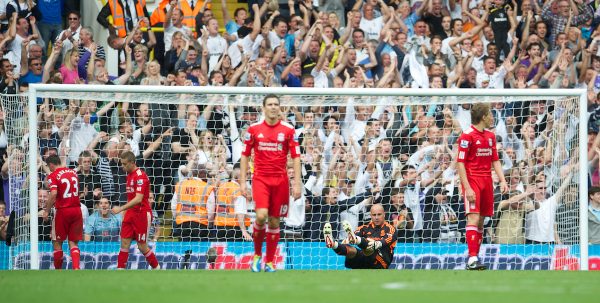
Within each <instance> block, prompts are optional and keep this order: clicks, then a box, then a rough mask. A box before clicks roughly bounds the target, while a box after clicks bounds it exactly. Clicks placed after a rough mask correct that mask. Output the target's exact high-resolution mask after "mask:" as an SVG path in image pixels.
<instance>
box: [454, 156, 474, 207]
mask: <svg viewBox="0 0 600 303" xmlns="http://www.w3.org/2000/svg"><path fill="white" fill-rule="evenodd" d="M456 170H457V171H458V177H459V178H460V184H461V185H462V186H463V187H464V189H465V192H464V193H463V194H464V195H465V196H466V197H467V200H468V201H469V202H475V192H474V191H473V189H472V188H471V185H470V184H469V180H468V179H467V170H466V169H465V164H464V163H462V162H457V163H456Z"/></svg>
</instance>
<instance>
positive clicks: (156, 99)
mask: <svg viewBox="0 0 600 303" xmlns="http://www.w3.org/2000/svg"><path fill="white" fill-rule="evenodd" d="M270 93H273V94H276V95H278V96H280V100H281V106H282V117H281V118H282V120H284V121H286V122H288V123H289V124H291V125H293V126H294V128H295V132H296V134H297V136H298V139H299V143H300V147H301V160H302V172H301V175H302V184H303V195H302V197H301V198H300V199H298V200H294V199H293V198H291V197H290V203H289V211H288V216H287V217H286V218H283V219H282V221H281V222H282V223H281V241H280V243H279V246H278V248H277V253H276V258H275V263H276V267H277V268H281V269H342V268H344V258H343V257H340V256H337V255H336V254H335V253H334V252H333V251H332V250H331V249H328V248H326V246H325V244H324V242H323V234H322V229H323V226H324V224H325V223H327V222H330V223H331V224H332V226H333V229H334V231H333V233H334V237H336V238H337V239H338V240H340V241H342V240H343V239H345V237H346V234H345V232H344V231H343V229H342V227H341V226H342V224H341V222H342V221H348V222H350V224H351V225H352V227H353V228H357V227H358V226H360V225H363V224H368V223H369V222H370V220H371V218H370V208H371V206H372V205H373V204H376V203H380V204H381V205H382V206H383V208H384V210H385V216H386V220H387V221H388V222H389V223H390V224H392V225H394V226H395V227H396V229H397V237H398V242H397V245H396V247H395V254H394V259H393V261H392V263H391V265H390V267H391V268H395V269H463V268H464V266H465V263H466V260H467V245H466V244H465V225H466V217H465V205H464V202H463V199H462V198H461V193H460V189H459V188H460V184H459V179H458V174H457V172H456V158H457V148H458V144H459V142H457V139H458V137H459V135H460V134H461V133H462V132H463V131H465V130H467V129H469V128H470V123H471V120H470V119H471V118H470V117H471V116H470V115H471V114H470V107H471V105H472V104H473V103H475V102H485V103H489V104H490V106H491V109H492V113H493V116H494V125H493V129H492V131H493V132H494V133H495V134H496V139H497V150H498V154H499V157H500V161H501V164H502V169H503V171H504V175H505V176H506V180H507V181H508V184H509V187H510V190H509V191H508V192H507V193H501V192H500V189H499V186H498V177H497V176H496V175H495V174H493V179H494V184H493V185H494V216H493V217H489V218H486V220H485V226H484V231H483V240H482V242H483V245H482V247H481V250H480V255H479V256H480V260H481V261H482V262H483V263H484V264H486V265H487V266H488V267H489V268H492V269H587V267H588V259H589V257H588V255H589V254H590V253H591V254H592V257H593V256H594V254H598V255H600V252H595V251H593V250H592V251H591V252H589V251H588V244H587V243H588V239H587V211H588V210H587V207H588V206H587V202H582V203H580V201H587V186H588V173H589V168H588V161H587V157H588V155H587V149H586V147H587V140H588V137H587V136H588V135H587V116H586V114H587V113H586V109H587V103H586V99H585V93H586V92H585V91H579V90H502V91H497V90H451V89H448V90H407V89H388V90H381V89H375V90H371V89H361V90H354V89H351V90H348V89H344V90H338V89H327V90H319V89H310V90H308V89H288V88H271V89H264V88H260V89H257V88H237V87H235V88H229V87H202V88H199V87H158V86H139V87H134V86H96V85H87V86H77V85H32V86H31V87H30V93H29V96H28V98H25V97H24V96H16V97H14V96H13V97H4V98H3V99H2V107H3V111H4V113H5V117H6V118H5V120H4V126H5V130H6V133H7V135H8V146H7V157H8V164H7V169H6V170H4V168H3V171H2V173H3V177H4V180H5V182H4V183H5V185H6V184H8V188H9V190H8V194H7V193H6V192H5V197H8V199H7V200H8V201H7V204H9V205H8V206H9V207H8V208H9V210H12V211H15V215H16V220H15V223H16V224H15V226H16V229H15V231H14V236H13V241H12V242H13V243H12V246H10V249H9V250H8V249H5V250H4V252H5V253H9V254H10V258H7V259H8V261H7V262H8V264H4V266H5V267H7V268H11V269H29V268H31V269H37V268H41V269H49V268H53V266H52V251H53V248H52V244H51V242H50V233H51V229H52V228H51V222H52V215H50V220H48V221H43V220H42V217H41V213H40V212H39V210H41V208H42V207H43V205H44V203H45V202H46V200H47V196H48V190H47V188H46V185H45V183H44V181H45V177H46V176H47V174H48V173H49V170H48V168H47V166H46V165H45V163H44V160H45V159H46V158H47V157H48V156H49V155H51V154H58V155H59V156H60V157H61V158H62V159H64V161H65V163H66V165H67V166H69V167H71V168H74V169H76V170H77V172H78V176H79V182H78V183H79V184H78V192H79V196H80V200H81V209H82V214H83V216H84V241H81V242H80V243H79V247H80V250H81V266H82V268H85V269H108V268H114V267H116V261H117V254H118V252H119V245H120V244H119V241H120V239H119V231H120V226H121V222H122V217H121V216H120V215H112V214H111V212H110V209H111V207H114V206H118V205H123V204H124V203H126V199H127V194H126V189H125V185H126V184H125V183H126V175H125V173H124V171H123V169H122V167H121V166H120V165H119V160H118V159H119V154H120V153H121V152H122V151H124V150H131V151H132V152H133V153H134V154H135V155H136V157H137V165H138V166H139V167H141V168H142V169H143V170H144V171H145V172H146V173H147V174H148V176H149V178H150V181H151V185H152V186H151V199H150V200H151V203H152V208H153V218H152V222H151V224H150V230H149V234H148V238H147V241H148V242H149V243H150V245H151V247H153V249H154V251H155V252H156V254H157V257H158V259H159V262H160V263H161V265H162V267H163V268H167V269H247V268H249V266H250V262H251V259H252V256H253V244H252V242H251V234H252V227H251V226H252V225H251V222H252V221H253V220H254V217H255V216H254V202H253V200H252V198H251V197H248V199H244V198H243V197H242V198H240V194H239V183H237V181H238V178H239V174H240V171H239V164H238V163H239V161H240V157H241V150H242V148H243V138H244V136H245V133H246V130H247V128H248V126H249V125H250V124H252V123H255V122H259V121H261V119H262V116H263V114H262V109H261V105H262V100H263V98H264V96H265V95H266V94H270ZM27 101H28V102H27ZM486 144H487V143H486ZM580 159H586V160H585V161H580ZM252 171H253V165H252V161H251V164H250V174H251V173H252ZM288 175H289V176H290V177H293V175H294V173H293V168H292V165H291V162H290V165H289V166H288ZM5 188H6V186H5ZM249 188H251V186H250V187H249ZM249 240H250V241H249ZM64 245H65V246H64V248H63V250H64V251H65V260H66V261H65V262H64V267H65V268H71V262H70V257H69V256H68V251H69V250H68V248H67V244H66V243H65V244H64ZM128 268H134V269H135V268H137V269H142V268H148V264H146V261H145V258H144V256H143V255H141V254H140V252H139V251H138V250H137V248H136V246H135V242H134V244H132V246H131V250H130V257H129V262H128Z"/></svg>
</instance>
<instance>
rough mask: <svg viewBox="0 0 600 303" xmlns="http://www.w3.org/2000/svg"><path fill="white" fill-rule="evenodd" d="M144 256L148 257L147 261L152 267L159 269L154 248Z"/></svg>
mask: <svg viewBox="0 0 600 303" xmlns="http://www.w3.org/2000/svg"><path fill="white" fill-rule="evenodd" d="M144 257H146V261H147V262H148V264H150V267H152V269H158V260H156V255H155V254H154V252H153V251H152V249H150V250H148V252H147V253H145V254H144Z"/></svg>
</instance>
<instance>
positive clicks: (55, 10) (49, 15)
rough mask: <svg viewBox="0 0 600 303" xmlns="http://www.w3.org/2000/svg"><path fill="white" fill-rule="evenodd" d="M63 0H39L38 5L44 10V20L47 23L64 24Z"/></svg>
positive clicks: (41, 10)
mask: <svg viewBox="0 0 600 303" xmlns="http://www.w3.org/2000/svg"><path fill="white" fill-rule="evenodd" d="M63 5H64V1H63V0H38V1H37V6H38V9H39V10H40V12H42V20H41V21H42V22H44V23H46V24H62V8H63Z"/></svg>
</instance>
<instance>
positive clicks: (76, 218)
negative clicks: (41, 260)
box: [52, 207, 83, 242]
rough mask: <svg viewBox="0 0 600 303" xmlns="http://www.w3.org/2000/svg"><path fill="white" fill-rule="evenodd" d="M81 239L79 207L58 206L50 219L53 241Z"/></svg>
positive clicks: (81, 225)
mask: <svg viewBox="0 0 600 303" xmlns="http://www.w3.org/2000/svg"><path fill="white" fill-rule="evenodd" d="M67 238H68V239H69V241H81V240H83V216H82V215H81V208H80V207H66V208H58V209H57V210H56V216H54V220H52V240H53V241H61V242H62V241H65V240H67Z"/></svg>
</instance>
